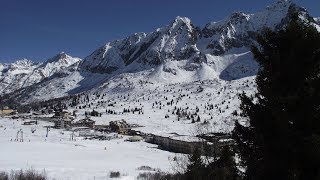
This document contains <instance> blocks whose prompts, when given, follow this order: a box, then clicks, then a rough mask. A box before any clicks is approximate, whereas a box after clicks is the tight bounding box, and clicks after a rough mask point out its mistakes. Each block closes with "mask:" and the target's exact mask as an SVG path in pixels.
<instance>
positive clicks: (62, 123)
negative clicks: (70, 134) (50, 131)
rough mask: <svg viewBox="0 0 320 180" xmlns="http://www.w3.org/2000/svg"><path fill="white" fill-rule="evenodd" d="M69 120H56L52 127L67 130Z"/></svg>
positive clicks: (69, 124)
mask: <svg viewBox="0 0 320 180" xmlns="http://www.w3.org/2000/svg"><path fill="white" fill-rule="evenodd" d="M71 122H72V120H71V119H68V118H67V119H64V118H62V119H57V120H55V121H54V127H55V128H57V129H64V128H68V127H71Z"/></svg>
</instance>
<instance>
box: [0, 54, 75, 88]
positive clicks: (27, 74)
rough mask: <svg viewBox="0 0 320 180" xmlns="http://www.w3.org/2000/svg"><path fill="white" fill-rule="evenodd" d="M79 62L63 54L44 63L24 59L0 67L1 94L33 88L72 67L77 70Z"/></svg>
mask: <svg viewBox="0 0 320 180" xmlns="http://www.w3.org/2000/svg"><path fill="white" fill-rule="evenodd" d="M79 62H80V59H79V58H73V57H71V56H69V55H67V54H65V53H63V52H62V53H60V54H58V55H56V56H55V57H53V58H51V59H49V60H47V61H45V62H43V63H34V62H32V61H30V60H26V59H24V60H19V61H16V62H14V63H12V64H3V65H0V93H1V94H3V93H10V92H13V91H15V90H18V89H20V88H23V87H28V86H31V85H33V84H36V83H38V82H40V81H41V80H43V79H45V78H47V77H50V76H52V75H53V74H55V73H57V72H60V71H62V70H63V69H65V68H68V67H71V66H74V69H76V68H77V64H78V63H79Z"/></svg>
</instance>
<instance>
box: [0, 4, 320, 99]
mask: <svg viewBox="0 0 320 180" xmlns="http://www.w3.org/2000/svg"><path fill="white" fill-rule="evenodd" d="M296 12H297V13H299V17H300V18H301V19H302V20H306V21H311V22H314V23H315V22H317V21H318V20H317V19H313V18H311V17H310V16H309V14H308V12H307V11H306V9H304V8H302V7H299V6H297V5H296V4H294V3H292V2H291V1H289V0H280V1H278V2H275V3H274V4H272V5H270V6H268V7H267V8H265V9H264V10H262V11H260V12H257V13H255V14H246V13H243V12H236V13H232V14H231V15H230V16H228V17H226V18H225V19H223V20H221V21H218V22H209V23H208V24H207V25H206V26H205V27H203V28H201V27H197V26H195V25H194V24H192V22H191V20H190V19H189V18H186V17H177V18H176V19H175V20H173V21H172V22H171V23H170V24H169V25H167V26H165V27H162V28H158V29H156V30H155V31H154V32H150V33H135V34H133V35H131V36H129V37H127V38H124V39H120V40H116V41H112V42H108V43H106V45H104V46H102V47H100V48H99V49H97V50H95V51H94V52H93V53H92V54H91V55H89V56H87V57H86V58H84V59H83V61H81V62H80V61H79V59H73V58H71V57H69V56H67V55H65V54H60V55H58V56H56V57H55V58H53V59H51V60H48V61H47V62H45V63H43V64H33V63H31V62H28V61H22V62H17V63H15V64H12V65H10V66H9V65H2V66H3V67H2V66H0V69H1V68H2V70H1V77H2V80H1V81H0V83H1V85H0V86H1V87H3V88H1V89H2V91H1V92H2V93H7V92H12V91H13V90H16V89H19V88H21V87H23V88H22V89H19V90H18V91H16V92H15V93H13V94H14V97H15V98H17V99H19V102H31V101H40V100H46V99H51V98H57V97H62V96H67V95H72V94H77V93H81V92H87V93H90V92H96V91H100V92H105V91H109V89H106V88H108V87H109V85H110V84H113V83H116V84H118V85H119V86H121V85H123V84H127V83H129V84H130V82H127V81H129V80H128V79H131V81H132V82H131V83H133V82H137V81H136V80H142V81H148V82H151V83H161V84H172V83H189V84H190V83H192V82H195V81H204V80H214V81H215V80H218V81H226V80H227V81H230V80H239V79H241V78H245V77H250V76H254V75H255V74H256V72H257V69H258V64H257V63H256V62H255V61H254V59H253V57H252V54H251V52H250V46H251V45H252V44H254V43H255V33H257V32H260V31H262V30H263V29H264V28H270V29H273V30H278V29H281V28H283V27H284V26H285V25H286V24H287V23H288V22H289V20H290V19H291V18H292V16H293V14H294V13H296ZM64 57H65V58H64ZM56 59H61V60H58V61H57V60H56ZM55 62H58V63H57V64H55ZM68 62H69V63H68ZM78 62H80V63H79V64H78ZM61 64H64V65H65V66H62V65H61ZM9 67H10V68H9ZM12 67H15V68H12ZM63 67H64V68H63ZM15 70H16V71H17V72H19V73H14V71H15ZM20 72H21V73H20ZM45 77H46V78H45ZM3 79H4V80H3ZM15 79H18V80H19V81H16V80H15ZM14 82H18V83H14ZM31 84H33V85H31ZM127 91H128V92H130V88H129V89H127Z"/></svg>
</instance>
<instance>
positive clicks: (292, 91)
mask: <svg viewBox="0 0 320 180" xmlns="http://www.w3.org/2000/svg"><path fill="white" fill-rule="evenodd" d="M257 41H258V43H259V45H260V46H259V47H253V48H252V52H253V54H254V57H255V58H256V60H257V61H258V62H259V64H260V70H259V72H258V75H257V77H256V83H257V89H258V92H257V93H256V94H255V96H253V97H248V96H246V95H245V94H242V95H241V96H240V99H241V101H242V104H241V110H242V115H243V116H245V117H247V118H248V119H249V122H250V126H249V127H244V126H242V125H240V124H239V123H236V126H235V129H234V132H233V137H234V139H235V140H236V142H237V145H238V147H237V150H238V152H239V154H240V156H241V159H242V163H243V165H244V166H246V167H247V171H246V174H245V177H246V179H259V180H263V179H294V180H295V179H297V180H298V179H299V180H300V179H301V180H302V179H308V180H313V179H319V177H320V164H319V162H320V111H319V108H320V76H319V75H320V34H319V32H318V31H317V30H316V29H315V28H314V27H313V26H311V25H309V24H307V23H305V22H301V21H300V20H298V18H294V20H292V21H291V22H290V23H289V25H288V26H287V27H286V29H284V30H281V31H279V32H272V31H270V30H266V31H265V32H263V33H262V34H261V35H258V37H257Z"/></svg>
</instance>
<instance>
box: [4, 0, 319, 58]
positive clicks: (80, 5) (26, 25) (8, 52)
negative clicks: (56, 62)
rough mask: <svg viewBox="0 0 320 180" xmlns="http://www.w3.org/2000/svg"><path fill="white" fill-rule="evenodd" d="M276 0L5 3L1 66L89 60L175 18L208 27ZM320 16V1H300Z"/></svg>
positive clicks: (36, 0)
mask: <svg viewBox="0 0 320 180" xmlns="http://www.w3.org/2000/svg"><path fill="white" fill-rule="evenodd" d="M273 2H274V0H263V1H262V0H259V1H253V0H241V1H240V0H197V1H193V0H157V1H155V0H0V62H12V61H13V60H16V59H21V58H27V59H30V60H34V61H43V60H46V59H48V58H50V57H53V56H54V55H55V54H57V53H59V52H61V51H64V52H66V53H68V54H70V55H72V56H76V57H81V58H84V57H85V56H87V55H89V54H90V53H92V51H93V50H95V49H97V48H98V47H100V46H102V45H103V44H105V43H106V42H108V41H112V40H115V39H119V38H124V37H126V36H128V35H130V34H133V33H135V32H150V31H153V30H155V29H156V28H158V27H161V26H164V25H167V24H169V23H170V22H171V21H172V20H173V19H174V18H175V17H176V16H186V17H189V18H190V19H191V20H192V22H193V24H195V25H197V26H203V25H205V24H206V23H208V22H210V21H218V20H221V19H222V18H224V17H226V16H228V15H229V14H230V13H232V12H235V11H243V12H249V13H250V12H251V13H253V12H256V11H259V10H261V9H263V8H265V7H266V6H267V5H270V4H271V3H273ZM295 2H297V3H298V4H299V5H301V6H303V7H306V8H307V9H308V10H309V12H310V14H311V15H312V16H316V17H319V16H320V11H319V10H320V1H316V0H302V1H297V0H296V1H295Z"/></svg>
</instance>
